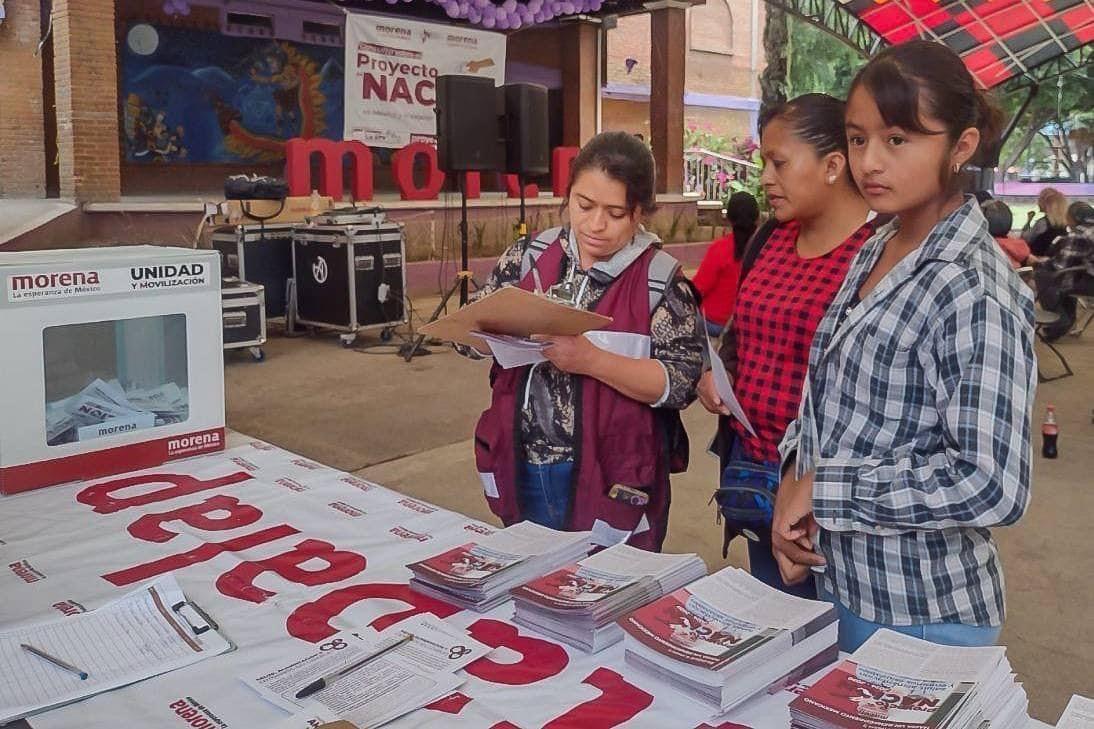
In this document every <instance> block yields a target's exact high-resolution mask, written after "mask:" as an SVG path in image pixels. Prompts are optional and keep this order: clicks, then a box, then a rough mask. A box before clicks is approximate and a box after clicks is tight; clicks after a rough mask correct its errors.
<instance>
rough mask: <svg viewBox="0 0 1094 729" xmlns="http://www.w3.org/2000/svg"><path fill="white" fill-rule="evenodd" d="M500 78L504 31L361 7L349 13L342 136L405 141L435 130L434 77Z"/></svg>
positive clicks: (385, 143) (376, 142) (381, 142)
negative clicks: (397, 15)
mask: <svg viewBox="0 0 1094 729" xmlns="http://www.w3.org/2000/svg"><path fill="white" fill-rule="evenodd" d="M445 74H461V75H469V76H485V77H487V78H491V79H493V80H494V84H495V85H498V84H501V83H503V82H504V80H505V36H504V35H503V34H501V33H491V32H487V31H482V30H472V29H471V28H468V27H465V26H460V25H440V24H436V23H423V22H421V21H417V20H404V19H402V18H394V17H389V16H383V15H367V14H364V13H347V14H346V72H345V79H346V92H345V131H344V136H345V138H346V139H356V140H359V141H361V142H364V143H365V144H367V145H369V146H370V147H405V146H406V145H408V144H410V143H411V142H413V141H418V140H419V139H424V138H431V137H433V136H434V135H436V133H437V119H436V116H435V114H434V106H435V104H436V98H437V77H438V76H441V75H445Z"/></svg>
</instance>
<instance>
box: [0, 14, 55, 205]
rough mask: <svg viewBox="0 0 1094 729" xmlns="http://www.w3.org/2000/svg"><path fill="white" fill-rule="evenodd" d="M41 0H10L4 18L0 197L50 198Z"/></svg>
mask: <svg viewBox="0 0 1094 729" xmlns="http://www.w3.org/2000/svg"><path fill="white" fill-rule="evenodd" d="M40 5H41V3H40V0H7V1H6V2H5V3H4V10H5V11H6V13H7V17H6V18H5V19H4V20H3V21H2V22H0V69H2V71H0V197H45V196H46V151H45V149H46V148H45V121H44V116H43V114H44V110H43V103H42V57H41V55H35V52H36V51H37V49H38V41H39V40H40V38H41V34H42V29H41V16H40Z"/></svg>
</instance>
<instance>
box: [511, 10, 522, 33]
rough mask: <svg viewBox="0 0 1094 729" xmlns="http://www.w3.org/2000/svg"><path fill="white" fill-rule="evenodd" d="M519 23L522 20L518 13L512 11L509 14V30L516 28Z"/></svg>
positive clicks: (518, 26)
mask: <svg viewBox="0 0 1094 729" xmlns="http://www.w3.org/2000/svg"><path fill="white" fill-rule="evenodd" d="M521 25H522V21H521V19H520V13H513V14H512V15H510V16H509V29H510V30H518V29H519V28H520V26H521Z"/></svg>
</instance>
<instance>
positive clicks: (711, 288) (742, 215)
mask: <svg viewBox="0 0 1094 729" xmlns="http://www.w3.org/2000/svg"><path fill="white" fill-rule="evenodd" d="M724 212H725V216H726V220H727V221H728V222H729V226H730V229H731V231H732V232H731V233H729V234H728V235H724V236H722V237H721V238H719V239H718V240H716V241H714V242H713V243H711V244H710V248H708V249H707V252H706V255H704V256H703V262H702V263H700V264H699V270H698V271H696V272H695V278H693V279H692V283H694V284H695V288H697V289H698V290H699V294H700V295H701V296H702V301H701V306H700V308H701V310H702V313H703V320H704V322H705V324H706V331H707V336H711V337H718V336H721V334H722V330H723V329H725V326H726V322H727V321H728V320H729V316H730V314H732V313H733V305H734V304H735V303H736V301H737V284H738V278H739V276H740V274H741V259H742V258H743V257H744V252H745V246H746V245H747V244H748V241H749V239H750V238H752V234H753V233H755V232H756V224H757V223H758V222H759V220H760V206H759V205H758V204H757V203H756V198H754V197H752V195H750V194H748V193H747V192H735V193H733V195H731V196H730V198H729V201H728V202H727V203H726V209H725V211H724Z"/></svg>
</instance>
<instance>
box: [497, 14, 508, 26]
mask: <svg viewBox="0 0 1094 729" xmlns="http://www.w3.org/2000/svg"><path fill="white" fill-rule="evenodd" d="M494 22H495V23H497V27H499V28H501V29H502V30H509V16H508V15H506V14H505V13H498V14H497V15H496V16H494Z"/></svg>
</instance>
